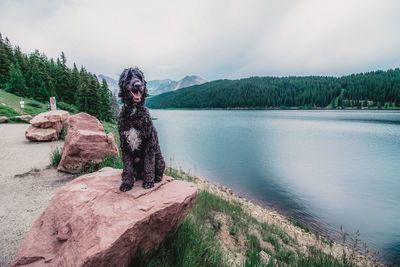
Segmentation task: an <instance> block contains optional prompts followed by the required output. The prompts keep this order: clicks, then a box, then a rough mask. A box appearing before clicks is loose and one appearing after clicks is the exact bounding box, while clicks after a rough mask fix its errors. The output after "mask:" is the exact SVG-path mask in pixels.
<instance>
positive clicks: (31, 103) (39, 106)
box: [26, 101, 42, 108]
mask: <svg viewBox="0 0 400 267" xmlns="http://www.w3.org/2000/svg"><path fill="white" fill-rule="evenodd" d="M26 105H27V106H31V107H34V108H42V104H41V103H39V102H36V101H35V102H33V101H30V102H28V103H26Z"/></svg>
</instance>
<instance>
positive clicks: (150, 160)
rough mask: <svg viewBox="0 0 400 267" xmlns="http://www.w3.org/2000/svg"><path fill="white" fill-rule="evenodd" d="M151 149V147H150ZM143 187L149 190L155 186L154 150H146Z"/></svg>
mask: <svg viewBox="0 0 400 267" xmlns="http://www.w3.org/2000/svg"><path fill="white" fill-rule="evenodd" d="M149 147H150V146H149ZM143 167H144V177H143V187H144V188H146V189H148V188H152V187H153V186H154V171H155V155H154V150H153V149H150V148H148V149H146V151H145V156H144V166H143Z"/></svg>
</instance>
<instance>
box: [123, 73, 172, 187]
mask: <svg viewBox="0 0 400 267" xmlns="http://www.w3.org/2000/svg"><path fill="white" fill-rule="evenodd" d="M119 88H120V91H119V94H118V96H119V97H121V99H122V102H123V103H124V105H123V107H122V108H121V112H120V114H119V119H118V132H119V136H120V140H121V151H122V160H123V163H124V170H123V172H122V184H121V186H120V190H121V191H123V192H125V191H128V190H130V189H132V187H133V183H134V181H135V180H136V179H143V187H144V188H146V189H147V188H151V187H153V186H154V183H155V182H156V183H157V182H160V181H161V179H162V176H163V172H164V169H165V162H164V158H163V156H162V154H161V150H160V145H159V143H158V137H157V131H156V129H155V128H154V126H153V122H152V120H151V117H150V113H149V110H148V109H147V108H146V107H145V105H144V104H145V97H147V96H148V94H147V87H146V81H145V79H144V75H143V72H142V71H141V70H140V69H139V68H137V67H135V68H129V69H125V70H124V71H123V72H122V74H121V76H120V78H119Z"/></svg>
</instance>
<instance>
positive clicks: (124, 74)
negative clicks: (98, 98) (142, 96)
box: [118, 69, 129, 102]
mask: <svg viewBox="0 0 400 267" xmlns="http://www.w3.org/2000/svg"><path fill="white" fill-rule="evenodd" d="M128 73H129V69H124V71H123V72H122V73H121V76H120V77H119V82H118V85H119V92H118V97H120V98H121V99H122V102H124V99H125V89H124V84H125V81H126V79H127V78H128Z"/></svg>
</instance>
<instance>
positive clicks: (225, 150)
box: [150, 110, 400, 264]
mask: <svg viewBox="0 0 400 267" xmlns="http://www.w3.org/2000/svg"><path fill="white" fill-rule="evenodd" d="M150 113H151V115H152V116H153V117H156V118H157V120H155V121H154V124H155V126H156V128H157V130H158V134H159V139H160V145H161V149H162V152H163V155H164V158H165V160H166V162H167V164H168V165H171V164H172V166H174V167H178V168H179V167H181V168H182V169H183V170H184V171H186V172H190V173H191V174H194V175H197V176H201V177H205V178H207V179H208V180H210V181H211V182H215V183H219V184H223V185H225V186H227V187H229V188H231V189H232V190H233V191H234V192H236V193H240V194H241V195H243V196H244V197H246V198H248V199H251V200H252V201H253V202H255V203H258V204H261V205H264V206H269V207H272V208H274V209H277V210H279V211H280V212H282V213H283V214H285V215H287V216H289V217H291V218H294V219H296V220H298V221H301V222H304V223H307V224H308V225H309V226H310V228H312V229H313V230H314V231H317V232H319V233H321V234H324V235H326V236H328V237H330V238H332V239H335V240H340V233H339V229H340V227H341V226H343V229H344V230H345V231H346V232H348V233H353V234H354V233H355V232H356V231H357V230H359V231H360V233H361V238H362V239H363V241H365V242H366V243H367V245H368V247H369V248H370V249H371V250H374V251H378V252H379V254H380V256H379V257H380V258H381V259H382V260H384V261H385V262H389V263H396V264H400V112H397V111H392V112H391V111H384V112H383V111H315V110H313V111H297V110H296V111H293V110H291V111H284V110H279V111H278V110H276V111H267V110H265V111H225V110H151V111H150Z"/></svg>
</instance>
